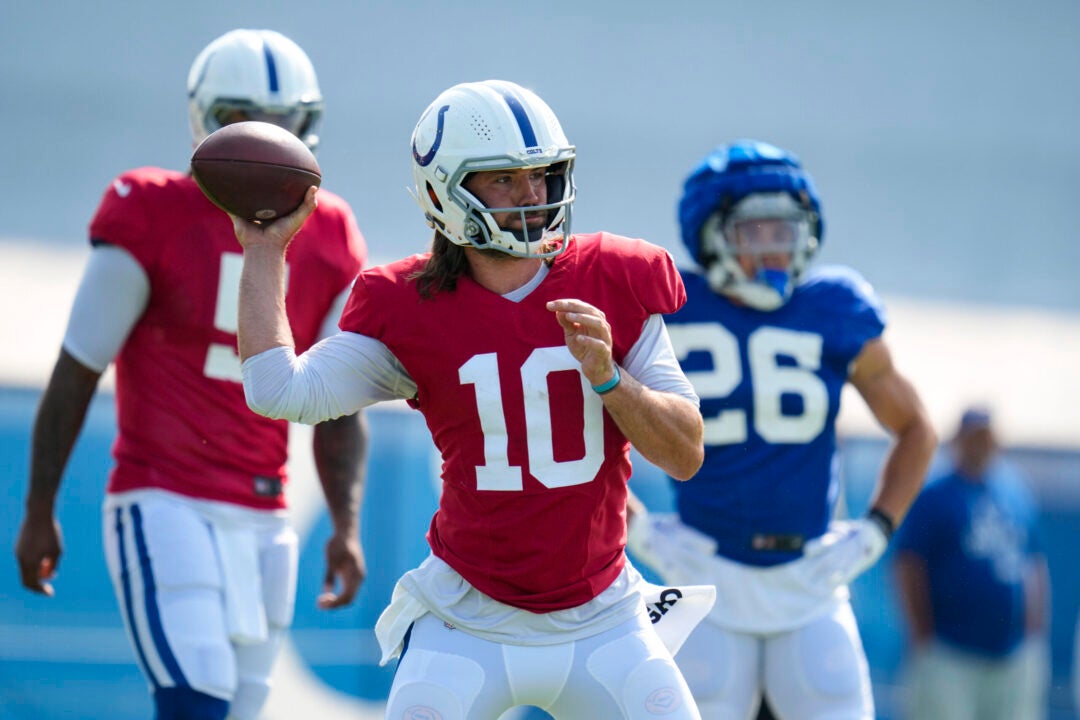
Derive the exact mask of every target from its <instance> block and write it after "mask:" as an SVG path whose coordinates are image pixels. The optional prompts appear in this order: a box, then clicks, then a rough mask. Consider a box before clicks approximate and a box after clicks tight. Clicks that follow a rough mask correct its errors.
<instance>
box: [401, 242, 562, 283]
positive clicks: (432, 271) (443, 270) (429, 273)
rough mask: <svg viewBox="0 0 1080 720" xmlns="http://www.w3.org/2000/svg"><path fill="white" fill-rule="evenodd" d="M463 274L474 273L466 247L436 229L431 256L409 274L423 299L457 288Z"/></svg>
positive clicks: (547, 244)
mask: <svg viewBox="0 0 1080 720" xmlns="http://www.w3.org/2000/svg"><path fill="white" fill-rule="evenodd" d="M549 244H551V245H554V241H545V243H544V245H543V246H542V247H543V251H544V252H547V251H548V250H550V249H552V248H551V247H549ZM483 252H502V251H501V250H487V251H483ZM554 260H555V258H553V257H549V258H545V260H544V262H546V263H547V264H548V265H549V266H550V265H551V263H552V262H553V261H554ZM462 275H468V276H471V275H472V271H471V269H470V268H469V260H468V258H467V257H466V255H465V248H464V247H463V246H461V245H455V244H454V243H452V242H450V240H449V238H447V237H446V236H445V235H443V234H442V233H441V232H439V231H438V230H436V231H435V237H434V238H432V240H431V257H429V258H428V260H427V262H426V263H424V268H423V269H422V270H420V271H419V272H417V273H414V274H412V275H410V276H409V280H415V281H416V290H417V292H419V293H420V298H421V299H423V300H430V299H431V298H433V297H434V296H435V295H436V294H437V293H440V292H444V291H445V292H453V291H454V290H456V289H457V282H458V278H460V277H461V276H462Z"/></svg>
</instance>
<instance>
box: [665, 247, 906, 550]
mask: <svg viewBox="0 0 1080 720" xmlns="http://www.w3.org/2000/svg"><path fill="white" fill-rule="evenodd" d="M683 282H684V283H685V285H686V294H687V302H686V305H685V306H684V307H683V308H682V309H681V310H680V311H679V312H677V313H675V314H673V315H670V316H668V317H667V318H666V322H667V324H668V330H669V332H670V334H671V340H672V343H673V345H674V347H675V351H676V353H677V355H678V357H679V361H680V363H681V364H682V367H683V370H685V371H686V374H687V376H688V377H689V378H690V381H691V382H692V383H693V384H694V389H695V390H696V391H697V393H698V395H699V396H700V397H701V414H702V416H703V417H704V418H705V464H704V465H703V466H702V468H701V471H700V472H698V474H697V475H696V476H695V477H694V478H693V479H692V480H689V481H688V482H675V483H673V486H674V488H675V497H676V507H677V508H678V511H679V515H680V516H681V517H682V520H683V522H685V523H686V524H687V525H690V526H691V527H694V528H697V529H698V530H700V531H701V532H704V533H706V534H707V535H709V536H711V537H713V538H715V539H716V541H717V543H718V552H719V554H721V555H723V556H724V557H726V558H729V559H731V560H735V561H737V562H742V563H747V564H751V565H762V566H767V565H776V564H779V563H782V562H787V561H789V560H793V559H795V558H797V557H800V555H801V552H800V548H801V545H802V543H803V542H805V541H806V540H809V539H811V538H815V537H817V536H819V535H821V534H822V533H823V532H825V529H826V528H827V526H828V523H829V519H830V517H831V515H832V511H833V507H834V506H835V503H836V498H837V492H838V480H837V470H838V468H837V462H836V457H835V455H836V427H835V423H836V416H837V413H838V412H839V411H840V392H841V390H843V387H844V384H845V382H847V378H848V373H849V369H850V366H851V362H852V360H854V359H855V357H856V356H857V355H858V354H859V352H860V351H861V350H862V348H863V346H864V345H865V344H866V343H867V341H869V340H872V339H873V338H876V337H879V336H880V335H881V333H882V331H883V330H884V328H885V318H884V309H883V307H882V305H881V302H880V301H879V299H878V298H877V296H876V295H875V294H874V292H873V289H872V288H871V287H870V285H869V284H868V283H867V282H866V281H865V280H864V279H863V278H862V277H861V276H860V275H858V274H857V273H856V272H855V271H853V270H850V269H848V268H844V267H825V268H819V269H816V270H815V271H813V272H812V273H810V274H808V275H807V276H806V277H805V279H804V280H803V282H802V283H801V284H800V285H799V286H798V287H796V288H795V291H794V293H793V294H792V296H791V298H790V299H789V300H788V302H787V303H786V304H784V305H783V306H782V307H780V308H779V309H777V310H774V311H771V312H764V311H760V310H755V309H753V308H750V307H746V306H742V305H737V304H735V303H734V302H732V301H731V300H729V299H727V298H726V297H723V296H720V295H718V294H716V293H715V292H713V291H712V290H711V289H710V287H709V285H708V282H707V281H706V280H705V278H704V277H703V276H701V275H700V274H698V273H694V272H688V271H683Z"/></svg>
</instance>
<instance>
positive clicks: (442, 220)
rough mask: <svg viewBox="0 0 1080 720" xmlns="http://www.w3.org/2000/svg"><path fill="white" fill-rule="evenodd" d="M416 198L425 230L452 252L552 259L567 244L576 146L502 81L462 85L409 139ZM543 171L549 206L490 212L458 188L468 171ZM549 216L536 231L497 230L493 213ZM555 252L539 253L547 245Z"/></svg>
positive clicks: (532, 101)
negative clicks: (441, 237) (460, 248)
mask: <svg viewBox="0 0 1080 720" xmlns="http://www.w3.org/2000/svg"><path fill="white" fill-rule="evenodd" d="M412 155H413V179H414V181H415V183H416V191H415V196H416V199H417V202H419V203H420V207H421V208H422V209H423V211H424V216H425V218H426V219H427V221H428V224H429V225H431V226H432V227H433V228H435V229H436V230H438V231H439V232H440V233H442V234H443V235H445V236H446V237H447V238H448V239H449V240H450V241H451V242H453V243H454V244H456V245H464V246H472V247H475V248H480V249H495V250H500V251H502V252H505V253H508V254H510V255H514V256H517V257H552V256H554V255H557V254H559V253H560V252H562V251H563V250H564V249H565V248H566V245H567V242H568V241H569V238H570V209H571V206H572V204H573V202H574V194H575V188H574V179H573V165H574V146H573V145H571V144H570V143H569V142H567V140H566V135H564V134H563V130H562V126H561V125H560V124H559V120H558V118H556V117H555V113H553V112H552V111H551V108H550V107H548V105H547V103H545V102H544V101H543V100H541V99H540V98H539V97H537V96H536V95H535V94H534V93H533V92H531V91H530V90H527V89H525V88H523V87H521V86H520V85H516V84H514V83H512V82H506V81H502V80H485V81H483V82H473V83H462V84H460V85H455V86H454V87H452V88H450V89H449V90H446V91H444V92H443V93H442V94H441V95H439V97H437V98H435V101H434V102H432V103H431V105H429V106H428V108H427V109H426V110H425V111H424V114H423V115H421V116H420V121H419V122H418V123H417V124H416V128H415V129H414V130H413V134H412ZM545 167H546V168H547V174H546V182H547V204H545V205H538V206H535V207H513V208H489V207H485V206H484V204H483V203H482V202H480V200H479V199H478V198H477V197H476V196H475V195H473V194H472V193H470V192H469V191H468V190H466V189H465V188H464V187H463V186H462V183H463V182H464V181H465V178H466V177H467V176H468V175H469V174H470V173H473V172H479V171H485V170H506V169H517V168H545ZM537 210H546V211H547V223H546V225H545V226H544V228H542V229H539V230H528V231H527V233H526V232H524V231H521V230H509V229H503V228H500V227H499V225H498V223H496V221H495V218H494V217H493V216H492V213H496V212H498V213H508V212H517V213H521V226H522V228H525V227H526V222H525V213H526V212H535V211H537ZM548 240H554V241H555V242H554V245H553V247H550V246H549V248H548V249H546V250H545V249H543V248H542V247H541V246H542V244H543V243H544V242H545V241H548Z"/></svg>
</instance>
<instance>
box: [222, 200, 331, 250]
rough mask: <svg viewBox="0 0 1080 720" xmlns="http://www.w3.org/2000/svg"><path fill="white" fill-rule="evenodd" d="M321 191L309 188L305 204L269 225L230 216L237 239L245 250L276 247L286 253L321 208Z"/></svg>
mask: <svg viewBox="0 0 1080 720" xmlns="http://www.w3.org/2000/svg"><path fill="white" fill-rule="evenodd" d="M318 192H319V189H318V188H317V187H315V186H312V187H310V188H308V192H307V195H305V196H304V202H302V203H300V206H299V207H297V208H296V209H295V210H293V211H292V212H291V213H289V214H288V215H284V216H282V217H280V218H278V219H277V220H275V221H274V222H272V223H270V224H269V225H260V224H256V223H253V222H249V221H247V220H244V219H243V218H241V217H238V216H236V215H230V216H229V217H231V218H232V221H233V231H234V232H235V233H236V239H237V240H238V241H239V242H240V245H241V247H243V248H244V250H245V251H246V250H250V249H252V248H255V247H274V248H277V249H280V250H281V251H282V252H284V250H285V248H287V247H288V246H289V243H290V242H291V241H292V239H293V236H294V235H296V233H297V232H299V230H300V228H301V227H303V225H304V221H306V220H307V219H308V217H309V216H310V215H311V213H313V212H315V208H317V207H318V206H319V200H318V198H317V195H318Z"/></svg>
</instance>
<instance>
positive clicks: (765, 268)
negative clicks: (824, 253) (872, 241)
mask: <svg viewBox="0 0 1080 720" xmlns="http://www.w3.org/2000/svg"><path fill="white" fill-rule="evenodd" d="M812 225H813V218H812V214H811V212H810V211H808V210H806V209H805V208H803V207H802V206H801V205H799V204H798V203H797V202H796V201H795V200H794V199H793V198H792V197H791V196H790V195H788V194H787V193H782V192H780V193H754V194H751V195H747V196H746V197H745V198H743V199H742V200H741V201H739V202H738V203H736V205H735V206H734V207H733V208H732V209H731V210H730V211H728V212H727V213H722V212H719V211H718V212H714V213H713V214H712V215H710V216H709V218H708V219H707V220H706V221H705V224H704V225H703V226H702V229H701V245H702V254H703V257H704V258H706V260H707V266H706V270H707V277H708V279H709V283H710V285H711V287H712V288H713V290H715V291H716V292H721V293H724V294H726V295H729V296H731V297H734V298H736V299H738V300H739V301H740V302H742V303H743V304H746V305H749V306H751V307H754V308H756V309H758V310H775V309H777V308H779V307H780V306H781V305H783V304H784V303H785V302H787V300H788V298H790V297H791V293H792V292H793V291H794V289H795V284H796V283H797V281H798V280H799V278H800V277H802V274H803V272H804V271H805V270H806V267H807V266H808V265H809V263H810V260H811V259H812V258H813V256H814V254H815V252H816V251H817V244H818V241H817V238H816V237H814V236H813V235H812V233H811V226H812Z"/></svg>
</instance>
